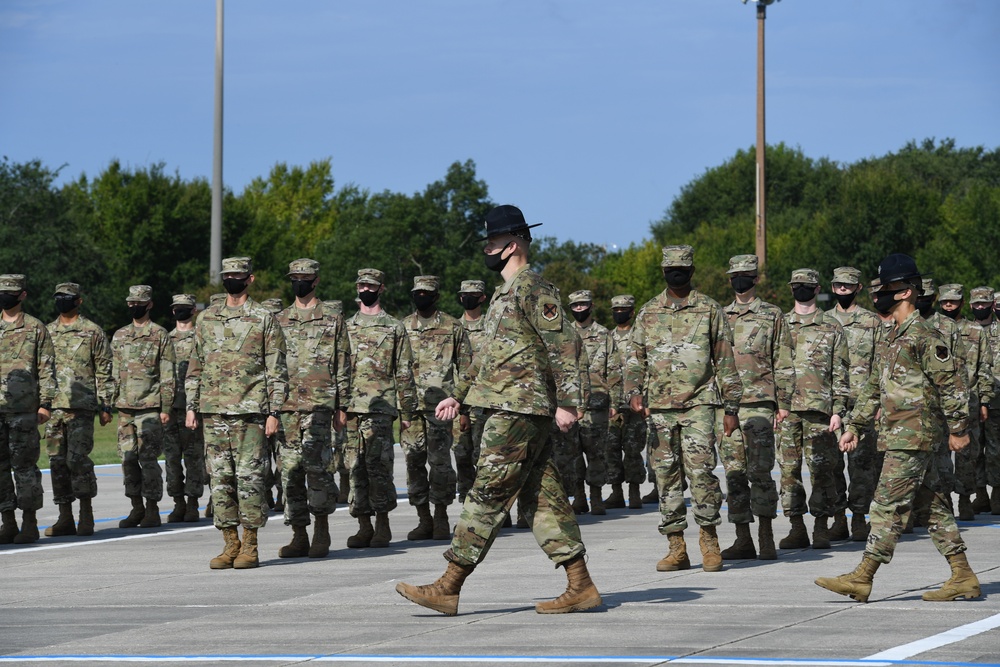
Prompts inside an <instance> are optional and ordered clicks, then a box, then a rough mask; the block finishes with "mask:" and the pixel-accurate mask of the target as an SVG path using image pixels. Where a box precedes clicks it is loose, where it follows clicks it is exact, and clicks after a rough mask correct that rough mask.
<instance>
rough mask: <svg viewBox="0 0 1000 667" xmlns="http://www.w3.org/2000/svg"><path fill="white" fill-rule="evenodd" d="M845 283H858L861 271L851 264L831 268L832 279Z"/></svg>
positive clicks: (859, 282)
mask: <svg viewBox="0 0 1000 667" xmlns="http://www.w3.org/2000/svg"><path fill="white" fill-rule="evenodd" d="M832 282H835V283H843V284H845V285H860V284H861V271H859V270H858V269H855V268H854V267H853V266H841V267H839V268H836V269H834V270H833V281H832Z"/></svg>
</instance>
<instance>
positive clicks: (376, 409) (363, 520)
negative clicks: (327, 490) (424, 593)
mask: <svg viewBox="0 0 1000 667" xmlns="http://www.w3.org/2000/svg"><path fill="white" fill-rule="evenodd" d="M357 288H358V298H359V299H361V305H360V310H359V311H358V312H357V313H355V314H354V316H353V317H351V318H350V319H349V320H347V333H348V336H349V338H350V342H351V364H352V368H351V404H350V407H349V408H348V410H347V450H346V456H345V463H346V464H347V467H348V469H349V470H350V473H351V492H350V495H349V498H348V505H349V507H350V511H351V516H353V517H355V518H357V520H358V532H357V533H355V534H354V535H352V536H351V537H350V538H348V540H347V546H348V547H349V548H351V549H361V548H365V547H375V548H385V547H387V546H389V542H390V540H392V531H391V530H390V527H389V512H391V511H392V510H394V509H396V486H395V485H394V484H393V481H392V467H393V453H392V446H393V437H392V422H393V421H394V420H395V419H396V418H397V417H399V418H400V426H401V428H402V430H405V429H406V428H409V426H410V420H412V419H413V417H414V413H416V412H417V411H418V410H419V409H420V408H419V405H418V402H417V388H416V385H415V384H414V381H413V368H412V364H413V355H412V352H411V350H410V340H409V338H408V337H407V335H406V329H405V328H403V324H402V322H400V321H399V320H397V319H396V318H395V317H392V316H391V315H389V314H388V313H386V312H385V311H384V310H382V305H381V303H380V301H379V300H380V295H381V294H382V292H384V291H385V274H384V273H382V272H381V271H379V270H378V269H360V270H359V271H358V280H357ZM373 514H374V515H375V526H374V527H372V520H371V518H372V515H373Z"/></svg>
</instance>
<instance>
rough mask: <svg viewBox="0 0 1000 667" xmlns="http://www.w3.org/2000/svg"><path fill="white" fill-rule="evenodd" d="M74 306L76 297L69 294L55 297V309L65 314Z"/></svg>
mask: <svg viewBox="0 0 1000 667" xmlns="http://www.w3.org/2000/svg"><path fill="white" fill-rule="evenodd" d="M75 308H76V297H75V296H72V295H70V294H67V295H65V296H63V295H60V296H57V297H56V310H58V311H59V312H60V313H62V314H63V315H65V314H66V313H69V312H72V311H73V310H74V309H75Z"/></svg>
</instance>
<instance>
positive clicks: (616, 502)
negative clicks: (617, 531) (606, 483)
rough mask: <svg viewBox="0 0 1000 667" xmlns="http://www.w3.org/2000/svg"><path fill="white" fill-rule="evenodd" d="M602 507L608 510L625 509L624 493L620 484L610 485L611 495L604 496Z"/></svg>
mask: <svg viewBox="0 0 1000 667" xmlns="http://www.w3.org/2000/svg"><path fill="white" fill-rule="evenodd" d="M604 507H605V508H606V509H609V510H622V509H625V493H624V491H622V485H621V484H612V485H611V495H609V496H608V497H607V498H605V500H604Z"/></svg>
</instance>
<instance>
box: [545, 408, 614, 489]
mask: <svg viewBox="0 0 1000 667" xmlns="http://www.w3.org/2000/svg"><path fill="white" fill-rule="evenodd" d="M552 438H553V449H552V456H553V461H555V464H556V468H558V470H559V475H560V476H561V477H562V480H563V484H565V486H566V489H567V490H568V491H573V490H574V489H576V488H577V487H579V486H580V485H581V484H584V483H586V484H588V485H590V486H602V485H604V484H605V483H606V482H607V478H608V475H607V462H606V457H607V451H606V449H607V441H608V412H607V410H587V411H585V412H584V413H583V416H582V417H581V418H580V419H579V420H577V422H576V423H575V424H573V426H572V427H570V429H569V431H567V432H566V433H563V432H562V431H560V430H559V429H558V428H556V427H555V425H554V424H553V426H552Z"/></svg>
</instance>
